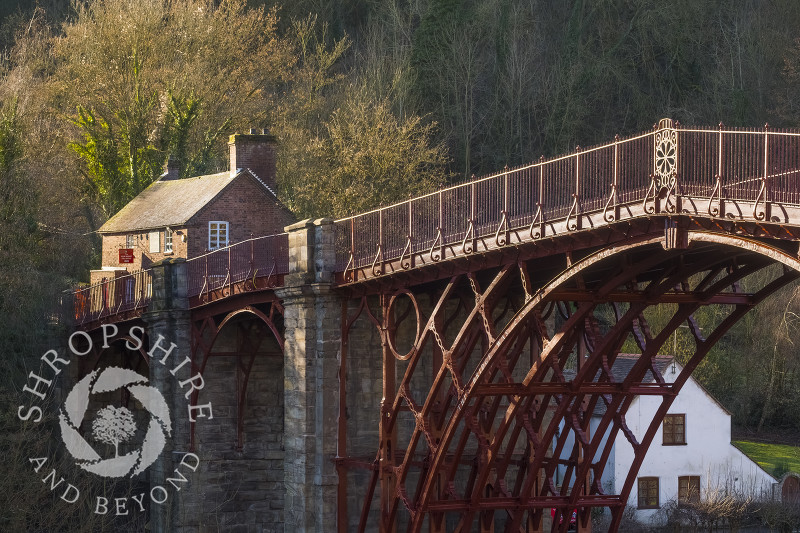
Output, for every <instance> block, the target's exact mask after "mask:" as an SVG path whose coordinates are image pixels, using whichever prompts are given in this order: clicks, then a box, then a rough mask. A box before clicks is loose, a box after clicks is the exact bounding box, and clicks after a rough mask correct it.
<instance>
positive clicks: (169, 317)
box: [142, 259, 192, 533]
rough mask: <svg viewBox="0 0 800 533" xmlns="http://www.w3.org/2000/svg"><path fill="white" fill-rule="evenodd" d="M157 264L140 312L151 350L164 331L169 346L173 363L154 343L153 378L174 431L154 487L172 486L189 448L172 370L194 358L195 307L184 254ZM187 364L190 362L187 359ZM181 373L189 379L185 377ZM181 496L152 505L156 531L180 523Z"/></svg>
mask: <svg viewBox="0 0 800 533" xmlns="http://www.w3.org/2000/svg"><path fill="white" fill-rule="evenodd" d="M152 269H153V288H152V290H153V299H152V302H151V303H150V306H149V308H148V310H147V312H146V313H145V314H144V315H143V316H142V318H143V319H144V321H145V323H146V324H147V334H148V339H149V343H150V344H149V346H148V352H150V351H151V350H153V349H154V345H155V344H156V343H157V342H158V340H159V336H161V337H163V340H161V343H160V345H159V346H160V348H163V349H164V350H169V349H170V346H171V344H172V343H174V344H175V347H174V348H173V349H172V352H171V353H170V355H169V361H170V362H169V363H167V364H163V365H162V364H160V363H159V362H158V361H159V360H160V359H161V357H163V352H161V351H160V350H159V348H155V351H154V352H153V354H154V355H153V357H152V358H151V361H150V365H149V369H150V384H151V385H152V386H154V387H155V388H157V389H158V390H159V391H161V393H162V395H163V396H164V399H165V400H166V401H167V404H168V405H169V409H170V413H171V416H172V436H171V438H168V439H167V443H166V445H165V447H164V451H163V452H162V453H161V456H160V457H159V459H158V460H156V462H155V463H154V464H153V465H152V466H151V467H150V468H149V469H148V472H149V476H150V479H149V481H150V487H155V486H169V483H167V482H166V479H167V477H170V476H171V475H173V474H174V469H175V467H176V465H177V463H179V462H180V459H181V457H182V454H181V452H185V451H188V450H189V421H188V411H187V408H186V405H187V400H186V398H185V397H184V391H183V390H181V389H180V387H179V386H178V384H177V380H176V377H175V376H173V375H172V374H170V370H172V369H173V368H174V367H175V366H176V365H177V364H179V363H180V361H183V360H184V359H185V358H187V357H189V358H191V356H192V353H191V332H192V327H191V313H190V311H189V298H188V297H187V288H188V281H187V269H186V260H185V259H164V260H163V261H159V262H158V263H155V264H154V265H153V267H152ZM187 368H188V365H187ZM182 379H186V378H185V377H183V378H182ZM181 505H182V501H181V498H180V496H178V495H176V494H170V497H169V499H168V500H167V502H166V503H165V504H163V505H157V504H152V505H151V506H150V526H151V529H150V530H151V531H154V532H164V533H167V532H172V531H176V530H178V529H180V527H181V526H182V520H181V516H182V515H183V514H184V513H182V512H181V508H180V506H181Z"/></svg>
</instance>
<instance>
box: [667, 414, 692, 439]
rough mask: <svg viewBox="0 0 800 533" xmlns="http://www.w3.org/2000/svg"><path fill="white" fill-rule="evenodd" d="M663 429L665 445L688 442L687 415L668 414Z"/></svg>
mask: <svg viewBox="0 0 800 533" xmlns="http://www.w3.org/2000/svg"><path fill="white" fill-rule="evenodd" d="M663 429H664V433H663V442H664V444H665V445H675V444H686V415H684V414H680V415H666V416H665V417H664V424H663Z"/></svg>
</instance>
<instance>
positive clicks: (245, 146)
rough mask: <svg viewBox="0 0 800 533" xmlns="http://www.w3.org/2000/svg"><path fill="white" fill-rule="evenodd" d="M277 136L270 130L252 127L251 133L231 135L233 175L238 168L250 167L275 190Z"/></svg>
mask: <svg viewBox="0 0 800 533" xmlns="http://www.w3.org/2000/svg"><path fill="white" fill-rule="evenodd" d="M275 144H276V140H275V136H274V135H270V133H269V131H268V130H266V129H264V130H257V129H255V128H251V129H250V133H247V134H245V133H237V134H234V135H231V137H230V140H229V141H228V146H230V148H231V152H230V153H231V158H230V165H231V175H232V176H233V175H235V174H236V172H237V170H238V169H245V168H247V169H250V171H251V172H253V174H255V175H256V177H257V178H258V179H260V180H261V181H263V182H264V183H265V184H266V185H267V187H269V188H270V189H272V190H273V191H275Z"/></svg>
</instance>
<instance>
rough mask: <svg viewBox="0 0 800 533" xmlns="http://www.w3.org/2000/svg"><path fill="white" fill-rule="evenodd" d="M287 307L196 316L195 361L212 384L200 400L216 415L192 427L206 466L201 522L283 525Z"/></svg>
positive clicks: (260, 526) (252, 307)
mask: <svg viewBox="0 0 800 533" xmlns="http://www.w3.org/2000/svg"><path fill="white" fill-rule="evenodd" d="M282 312H283V309H282V306H281V305H280V303H279V302H270V303H269V304H267V306H266V307H265V306H262V305H258V306H257V305H247V306H244V307H242V308H240V309H234V310H232V311H229V312H227V313H225V314H220V315H216V316H210V317H206V318H204V319H203V320H202V321H201V322H200V323H199V325H198V324H197V323H195V331H194V335H193V337H194V338H193V351H194V360H195V364H196V366H197V369H198V370H199V372H200V373H201V374H202V375H203V379H204V383H205V386H204V388H203V390H201V391H199V392H195V393H194V395H193V397H192V400H191V403H192V404H194V405H198V404H204V403H207V402H210V403H212V405H213V412H214V420H212V421H209V422H205V421H203V424H202V425H201V424H200V423H199V422H198V423H195V424H193V426H192V437H191V438H192V442H193V447H194V449H195V452H196V453H197V454H198V455H199V456H200V457H201V458H204V457H209V458H214V460H213V461H209V462H207V463H205V464H204V465H203V469H202V470H203V471H202V472H201V474H200V475H201V476H202V477H204V478H205V479H202V480H201V481H200V482H199V484H198V485H203V486H204V487H205V488H204V493H203V494H202V496H201V500H202V503H201V504H200V505H199V506H198V510H199V514H200V515H201V518H200V525H201V526H202V525H206V526H213V525H218V527H222V528H223V529H228V528H237V527H243V528H258V529H259V530H263V531H278V530H282V529H281V528H282V525H281V524H282V523H283V500H284V490H283V461H284V452H283V420H284V408H283V388H284V379H283V345H284V339H283V335H282V324H281V321H282Z"/></svg>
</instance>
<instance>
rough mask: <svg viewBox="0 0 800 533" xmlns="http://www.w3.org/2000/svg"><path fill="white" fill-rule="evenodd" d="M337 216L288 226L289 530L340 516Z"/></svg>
mask: <svg viewBox="0 0 800 533" xmlns="http://www.w3.org/2000/svg"><path fill="white" fill-rule="evenodd" d="M333 229H334V228H333V221H332V220H330V219H318V220H313V221H312V220H304V221H302V222H298V223H297V224H293V225H291V226H288V227H287V228H286V231H287V232H288V233H289V274H288V275H287V276H286V278H285V283H284V287H283V288H281V289H279V290H277V291H276V293H277V295H278V296H279V297H280V298H281V299H282V300H283V305H284V308H285V312H284V324H285V339H286V343H285V353H284V367H283V368H284V371H283V375H284V446H285V459H284V480H285V490H286V499H285V508H284V519H285V531H292V532H298V533H300V532H310V531H329V530H331V528H332V527H334V524H335V523H336V488H337V477H336V467H335V464H334V462H333V459H334V457H335V456H336V441H337V439H336V436H337V417H338V386H339V382H338V375H337V373H338V367H339V355H340V354H339V350H340V342H339V336H340V333H341V299H340V298H339V297H338V296H337V295H336V294H334V293H333V291H332V287H331V284H332V281H333V272H332V270H333V266H334V265H335V264H336V261H335V259H336V258H335V254H334V232H333Z"/></svg>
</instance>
